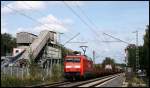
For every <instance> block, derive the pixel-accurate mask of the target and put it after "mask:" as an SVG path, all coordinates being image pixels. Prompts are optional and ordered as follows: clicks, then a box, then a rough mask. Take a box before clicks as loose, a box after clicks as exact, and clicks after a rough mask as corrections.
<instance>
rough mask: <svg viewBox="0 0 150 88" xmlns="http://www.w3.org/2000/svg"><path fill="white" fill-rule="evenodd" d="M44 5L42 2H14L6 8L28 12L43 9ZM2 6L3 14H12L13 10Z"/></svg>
mask: <svg viewBox="0 0 150 88" xmlns="http://www.w3.org/2000/svg"><path fill="white" fill-rule="evenodd" d="M45 5H46V4H45V3H44V2H42V1H15V2H12V3H9V4H7V6H8V7H10V8H13V9H15V10H17V11H29V10H38V9H43V8H45ZM8 7H6V6H4V7H1V10H2V13H3V14H8V13H11V12H13V10H11V9H9V8H8Z"/></svg>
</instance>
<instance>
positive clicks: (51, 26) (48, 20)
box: [17, 14, 73, 33]
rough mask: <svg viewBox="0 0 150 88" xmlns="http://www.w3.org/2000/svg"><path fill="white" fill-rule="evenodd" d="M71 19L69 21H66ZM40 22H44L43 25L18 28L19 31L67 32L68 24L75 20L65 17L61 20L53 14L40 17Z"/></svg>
mask: <svg viewBox="0 0 150 88" xmlns="http://www.w3.org/2000/svg"><path fill="white" fill-rule="evenodd" d="M66 20H69V21H70V22H69V21H66ZM38 22H40V23H42V24H41V25H38V26H35V27H32V28H18V29H17V31H18V32H20V31H27V32H31V33H39V32H40V31H42V30H51V31H56V32H67V31H68V29H67V26H66V25H69V24H71V22H73V21H72V20H71V19H69V18H67V19H63V20H60V19H58V18H57V17H55V16H53V15H52V14H50V15H48V16H46V17H42V18H39V19H38Z"/></svg>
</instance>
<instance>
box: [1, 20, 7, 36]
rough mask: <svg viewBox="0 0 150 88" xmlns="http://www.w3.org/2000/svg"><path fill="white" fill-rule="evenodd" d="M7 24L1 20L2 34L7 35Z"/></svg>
mask: <svg viewBox="0 0 150 88" xmlns="http://www.w3.org/2000/svg"><path fill="white" fill-rule="evenodd" d="M6 24H7V23H6V22H5V21H4V20H2V19H1V32H2V33H7V32H8V29H7V28H6Z"/></svg>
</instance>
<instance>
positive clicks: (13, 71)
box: [1, 67, 52, 79]
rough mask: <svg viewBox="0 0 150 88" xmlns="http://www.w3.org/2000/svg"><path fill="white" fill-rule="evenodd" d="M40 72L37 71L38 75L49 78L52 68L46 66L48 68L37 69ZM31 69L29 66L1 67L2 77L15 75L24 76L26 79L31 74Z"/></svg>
mask: <svg viewBox="0 0 150 88" xmlns="http://www.w3.org/2000/svg"><path fill="white" fill-rule="evenodd" d="M37 70H38V72H37V73H35V74H36V75H38V76H40V77H41V78H43V79H45V78H48V77H50V76H51V75H52V73H51V72H52V70H51V68H46V69H42V68H41V69H40V68H38V69H37ZM29 71H30V69H29V68H27V67H23V68H20V67H3V68H1V77H4V76H13V77H17V78H22V79H24V78H25V77H28V76H30V72H29Z"/></svg>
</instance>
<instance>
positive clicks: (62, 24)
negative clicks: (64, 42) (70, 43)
mask: <svg viewBox="0 0 150 88" xmlns="http://www.w3.org/2000/svg"><path fill="white" fill-rule="evenodd" d="M24 4H25V5H26V6H28V7H29V8H31V9H33V7H32V6H31V5H29V4H28V3H27V2H26V1H24ZM36 12H37V13H38V14H40V15H41V16H46V15H45V14H43V12H40V11H38V10H36ZM51 20H52V21H54V23H56V24H58V25H61V26H63V27H64V28H66V29H67V27H66V26H65V24H64V23H63V22H61V21H58V22H56V20H53V19H51ZM67 34H68V33H65V35H64V36H65V37H66V38H68V37H70V36H72V35H73V34H74V33H73V32H70V31H69V34H70V35H68V37H67Z"/></svg>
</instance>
